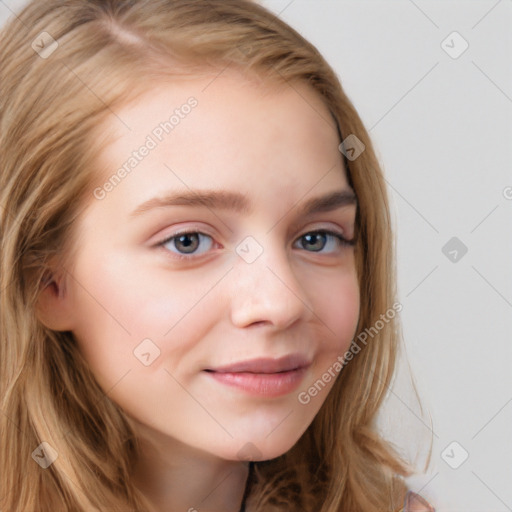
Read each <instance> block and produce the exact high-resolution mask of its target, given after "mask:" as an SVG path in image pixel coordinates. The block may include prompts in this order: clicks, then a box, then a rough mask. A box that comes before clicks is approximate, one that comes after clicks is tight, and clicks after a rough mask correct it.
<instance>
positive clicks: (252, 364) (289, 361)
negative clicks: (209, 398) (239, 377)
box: [207, 354, 311, 373]
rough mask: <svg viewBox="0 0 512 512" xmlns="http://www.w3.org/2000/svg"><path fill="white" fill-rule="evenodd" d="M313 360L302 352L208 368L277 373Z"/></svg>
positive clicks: (302, 365)
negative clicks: (277, 357)
mask: <svg viewBox="0 0 512 512" xmlns="http://www.w3.org/2000/svg"><path fill="white" fill-rule="evenodd" d="M310 364H311V361H310V360H309V359H308V358H307V357H306V356H303V355H301V354H290V355H287V356H284V357H280V358H279V359H272V358H269V357H260V358H258V359H249V360H247V361H239V362H237V363H232V364H229V365H225V366H219V367H217V368H207V370H210V371H214V372H218V373H228V372H229V373H239V372H251V373H277V372H286V371H290V370H296V369H299V368H304V367H306V366H309V365H310Z"/></svg>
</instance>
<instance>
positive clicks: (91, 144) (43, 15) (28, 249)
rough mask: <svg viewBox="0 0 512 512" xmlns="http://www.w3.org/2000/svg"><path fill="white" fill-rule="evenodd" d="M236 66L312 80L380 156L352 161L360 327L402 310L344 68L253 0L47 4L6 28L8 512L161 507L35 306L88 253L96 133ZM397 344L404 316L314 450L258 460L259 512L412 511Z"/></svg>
mask: <svg viewBox="0 0 512 512" xmlns="http://www.w3.org/2000/svg"><path fill="white" fill-rule="evenodd" d="M228 65H230V66H233V67H236V68H238V69H241V70H244V71H245V72H247V73H254V75H255V76H258V77H260V78H265V79H268V80H269V81H270V82H272V83H281V84H286V83H287V84H289V85H290V86H293V84H294V83H307V84H309V85H310V86H311V87H312V88H313V89H314V90H315V91H316V92H317V94H318V95H319V96H320V97H321V98H322V100H323V101H324V102H325V104H326V105H327V107H328V108H329V110H330V112H331V113H332V116H333V117H334V119H335V120H336V123H337V125H338V129H339V131H340V137H344V138H345V139H346V138H347V137H348V136H349V135H352V136H355V137H357V139H358V140H359V141H360V142H361V143H362V144H364V151H363V152H362V153H361V154H360V155H359V156H358V157H357V158H345V164H346V168H347V173H348V176H347V177H348V180H349V183H350V185H351V186H352V188H353V189H354V192H355V194H356V196H357V201H358V210H357V215H356V231H357V244H356V247H355V255H356V269H357V274H358V280H359V286H360V301H361V302H360V317H359V322H358V326H357V332H359V333H362V332H363V331H365V330H367V329H370V328H372V327H374V326H375V324H376V322H378V321H379V319H381V315H382V314H383V313H385V312H386V311H387V310H389V309H390V307H391V306H392V305H393V304H394V303H396V300H395V296H396V289H395V267H394V265H395V263H394V243H393V236H392V231H391V222H390V214H389V206H388V198H387V192H386V187H385V181H384V178H383V176H382V171H381V169H380V166H379V163H378V161H377V158H376V156H375V153H374V150H373V147H372V143H371V140H370V138H369V135H368V133H367V131H366V129H365V127H364V126H363V123H362V121H361V119H360V117H359V115H358V114H357V112H356V110H355V108H354V107H353V105H352V103H351V101H350V100H349V98H348V97H347V96H346V94H345V93H344V91H343V89H342V87H341V84H340V81H339V79H338V77H337V76H336V74H335V72H334V71H333V69H332V68H331V67H330V66H329V65H328V63H327V62H326V61H325V60H324V58H323V57H322V56H321V55H320V53H319V52H318V50H317V49H316V48H315V47H314V46H313V45H312V44H310V43H309V42H308V41H306V40H305V39H304V38H303V37H302V36H301V35H300V34H299V33H298V32H296V31H295V30H294V29H292V28H291V27H289V26H288V25H287V24H286V23H284V22H283V21H282V20H280V19H279V18H277V17H275V15H273V14H272V13H271V12H270V11H268V10H267V9H265V8H264V7H262V6H260V5H258V4H256V3H254V2H251V1H249V0H123V1H121V0H45V1H43V2H42V1H32V2H31V3H30V4H28V5H27V6H26V7H25V9H24V10H23V11H22V12H21V13H20V14H19V15H18V16H17V17H16V18H15V19H13V20H12V21H11V22H10V23H9V24H8V25H7V26H6V27H5V28H4V29H3V30H2V32H1V34H0V151H1V161H0V248H1V249H0V250H1V256H0V391H1V395H0V397H1V411H2V414H1V415H0V475H1V481H0V499H1V501H0V508H1V509H2V510H4V511H6V512H30V511H34V512H35V511H38V512H45V511H52V512H54V511H61V510H62V511H64V510H68V511H71V510H73V511H91V510H100V511H106V510H117V511H123V512H125V511H129V510H134V511H135V510H137V511H146V510H148V503H147V502H146V501H145V498H144V496H143V495H142V493H141V492H140V491H139V490H138V489H137V488H136V487H135V485H134V483H133V481H132V476H131V471H130V469H131V467H132V463H133V461H134V460H135V459H136V457H137V454H138V453H139V452H138V450H139V445H138V442H137V438H136V436H135V433H134V432H133V431H132V429H131V427H130V424H129V422H128V421H127V419H126V417H125V415H124V413H123V411H122V410H121V409H120V407H118V406H117V405H116V404H115V403H114V402H113V401H111V400H110V399H109V398H108V397H107V396H106V395H105V393H104V391H103V390H102V389H101V388H100V386H99V384H98V383H97V382H96V380H95V378H94V375H93V374H92V372H91V371H90V369H89V367H88V365H87V364H86V362H85V360H84V359H83V357H82V356H81V354H80V352H79V351H78V349H77V345H76V343H75V340H74V338H73V335H72V333H71V332H57V331H53V330H51V329H49V328H47V327H45V326H44V325H42V323H41V322H40V321H38V319H37V315H36V305H37V299H38V294H39V292H40V290H41V287H42V286H43V285H44V283H45V279H46V276H47V273H48V269H49V268H50V263H51V262H53V261H54V260H57V261H61V262H64V261H66V258H69V257H71V256H70V255H71V254H72V251H73V247H75V242H76V240H75V239H74V237H73V226H74V221H75V219H77V217H78V215H79V214H80V211H81V208H83V206H84V204H85V203H86V202H87V201H88V200H90V199H91V195H90V194H91V189H92V186H93V181H94V171H95V161H96V158H97V156H98V154H99V152H100V151H101V149H102V147H104V146H105V144H107V143H108V141H107V140H104V139H102V137H101V134H100V133H98V131H97V127H98V126H101V125H102V123H103V122H104V121H105V120H107V118H109V117H110V116H115V115H116V114H115V112H116V109H117V108H119V107H120V106H122V105H124V104H126V103H127V102H128V101H131V100H133V99H135V98H136V97H137V96H138V95H140V94H142V93H144V92H145V91H147V90H148V88H149V87H151V81H152V80H153V79H154V80H159V79H162V78H165V79H166V80H172V79H173V77H176V76H178V75H180V74H182V75H187V74H190V73H193V72H194V71H195V70H200V69H204V68H205V67H206V66H212V67H216V68H217V69H219V70H220V69H223V67H225V66H228ZM119 122H122V120H120V119H119ZM340 142H341V139H340ZM360 147H362V146H360ZM349 156H350V155H349ZM381 323H382V322H381ZM399 340H400V331H399V322H398V319H397V317H394V318H389V319H388V321H387V322H386V324H385V326H384V327H383V328H382V329H380V330H378V332H377V333H375V335H372V337H371V339H368V341H367V342H366V343H365V344H364V345H363V346H361V347H360V351H359V353H357V355H355V356H354V358H353V359H352V360H351V361H350V362H349V363H348V364H347V365H346V366H345V367H344V368H343V370H342V371H341V373H340V375H339V377H338V378H337V380H336V382H335V383H334V385H333V388H332V390H331V391H330V393H329V395H328V396H327V398H326V401H325V403H324V404H323V405H322V407H321V409H320V410H319V412H318V414H317V416H316V417H315V419H314V420H313V422H312V424H311V425H310V426H309V427H308V429H307V430H306V431H305V433H304V434H303V435H302V437H301V438H300V439H299V441H298V442H297V443H296V444H295V445H294V446H293V447H292V448H291V449H290V450H289V451H288V452H287V453H285V454H283V455H282V456H280V457H277V458H276V459H273V460H269V461H261V462H255V463H253V464H252V471H251V474H250V476H249V480H248V485H247V489H246V493H247V504H248V506H249V505H250V510H251V511H253V510H254V511H260V512H263V511H265V512H268V511H271V510H275V511H295V510H297V511H299V510H300V511H313V510H315V511H321V512H362V511H364V512H377V511H379V512H382V511H393V510H396V509H397V508H399V507H400V506H401V505H402V503H403V499H404V495H405V493H406V486H405V483H404V477H405V476H407V475H409V474H410V473H411V472H412V468H411V466H410V465H409V464H408V463H407V462H406V461H405V460H403V459H402V458H401V456H400V455H399V454H398V452H397V451H396V449H395V448H394V447H393V446H392V445H391V444H390V443H388V442H387V441H386V440H385V439H383V438H382V437H381V435H379V432H378V429H377V425H376V416H377V412H378V411H379V408H380V406H381V404H382V402H383V399H384V398H385V396H386V393H387V391H388V389H389V386H390V384H391V383H392V378H393V374H394V370H395V360H396V355H397V349H398V347H399ZM42 443H43V444H42ZM44 443H47V444H44ZM38 458H39V459H40V462H41V461H46V464H42V463H41V464H37V463H36V462H37V461H38ZM50 459H51V460H50ZM50 462H53V463H51V464H50ZM45 465H46V466H47V467H46V468H44V467H43V466H45Z"/></svg>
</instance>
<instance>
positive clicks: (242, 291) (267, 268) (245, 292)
mask: <svg viewBox="0 0 512 512" xmlns="http://www.w3.org/2000/svg"><path fill="white" fill-rule="evenodd" d="M267 241H268V243H265V244H260V245H261V246H262V248H263V251H262V253H261V254H259V255H257V254H258V253H257V252H256V253H255V254H253V255H251V254H250V251H256V248H255V247H250V248H249V252H246V253H245V254H244V253H243V252H242V251H240V252H239V254H240V255H241V256H240V255H239V254H236V258H235V260H234V261H235V263H234V268H233V270H232V271H231V272H230V286H231V287H230V302H231V320H232V322H233V324H234V325H235V326H237V327H247V326H249V325H252V324H270V325H272V326H273V327H274V328H275V329H280V330H282V329H285V328H287V327H289V326H290V325H292V324H293V323H295V322H296V321H297V320H299V319H300V318H302V319H307V318H308V317H309V316H310V315H312V314H313V307H312V304H311V302H310V299H309V298H308V296H307V295H306V293H305V289H304V287H303V286H301V284H300V282H299V279H298V277H299V276H298V275H297V273H296V269H294V268H293V266H292V262H291V261H290V258H289V256H288V255H287V253H286V251H285V249H284V248H282V247H281V248H280V249H278V248H277V247H278V246H279V244H278V243H277V242H276V240H274V241H272V242H271V241H270V238H268V239H267ZM281 244H282V243H281ZM246 247H247V246H246ZM259 251H261V249H259ZM248 255H249V257H247V256H248ZM254 256H257V257H256V259H255V260H254V261H252V262H251V260H252V258H254Z"/></svg>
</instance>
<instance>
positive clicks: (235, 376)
mask: <svg viewBox="0 0 512 512" xmlns="http://www.w3.org/2000/svg"><path fill="white" fill-rule="evenodd" d="M310 365H311V362H310V361H309V360H308V359H306V358H305V357H304V356H301V355H299V354H292V355H290V356H286V357H282V358H280V359H268V358H260V359H251V360H248V361H241V362H238V363H235V364H231V365H228V366H222V367H219V368H215V369H207V370H206V372H207V373H208V375H210V376H211V377H212V378H214V379H215V380H217V381H218V382H220V383H222V384H226V385H228V386H233V387H236V388H239V389H241V390H242V391H245V392H247V393H250V394H253V395H260V396H261V395H263V396H267V397H277V396H282V395H286V394H288V393H291V392H292V391H293V390H294V389H296V388H297V387H298V386H299V384H300V382H301V381H302V379H303V377H304V375H305V373H306V371H307V369H308V367H309V366H310Z"/></svg>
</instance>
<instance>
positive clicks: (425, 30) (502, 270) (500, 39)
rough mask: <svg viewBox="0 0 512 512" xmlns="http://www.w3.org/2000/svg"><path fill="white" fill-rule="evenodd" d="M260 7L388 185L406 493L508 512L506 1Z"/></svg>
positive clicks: (511, 121)
mask: <svg viewBox="0 0 512 512" xmlns="http://www.w3.org/2000/svg"><path fill="white" fill-rule="evenodd" d="M40 1H44V0H40ZM24 3H25V2H24V1H19V0H0V23H4V22H5V21H6V20H7V19H8V18H9V17H10V16H12V15H13V13H15V12H17V11H18V10H19V9H20V7H21V6H22V5H24ZM262 3H263V5H265V6H266V7H268V8H269V9H270V10H272V11H273V12H275V13H276V14H279V16H280V17H281V18H282V19H284V20H285V21H286V22H288V23H289V24H290V25H292V26H293V27H294V28H295V29H296V30H298V31H299V32H300V33H301V34H302V35H304V36H305V37H306V38H307V39H309V40H310V41H311V42H312V43H313V44H314V45H315V46H316V47H317V48H318V49H319V50H320V52H321V53H322V54H323V55H324V57H325V58H326V59H327V61H328V62H329V63H330V64H331V65H332V66H333V68H334V69H335V71H336V73H337V74H338V76H339V78H340V80H341V83H342V86H343V87H344V89H345V91H346V93H347V94H348V96H349V97H350V99H351V100H352V101H353V103H354V105H355V107H356V108H357V110H358V111H359V113H360V115H361V117H362V119H363V122H364V123H365V125H366V127H367V129H368V130H369V131H370V135H371V137H372V139H373V141H374V144H375V148H376V150H377V154H378V156H379V158H380V161H381V163H382V166H383V169H384V172H385V176H386V180H387V183H388V186H389V194H390V200H391V207H392V214H393V217H394V223H395V231H396V236H397V261H398V265H397V268H398V289H399V300H400V302H401V303H402V305H403V310H402V312H401V314H400V315H401V320H402V325H403V337H404V343H405V347H406V352H407V359H408V361H409V364H410V367H411V369H412V371H411V373H412V375H414V380H415V382H416V385H417V387H418V392H419V395H420V397H421V403H422V405H423V406H424V408H425V410H424V412H423V414H422V413H421V412H420V411H419V409H418V408H417V405H415V402H414V397H413V396H412V393H411V384H410V383H409V384H408V380H407V375H408V373H407V371H406V370H407V367H406V366H401V368H402V370H400V372H399V375H400V374H403V375H405V376H406V378H405V379H400V378H399V379H398V380H397V382H396V385H395V386H394V387H393V389H391V390H390V393H389V401H388V404H387V405H386V409H385V410H384V411H383V415H382V418H383V419H382V422H381V424H382V429H383V431H384V432H387V434H388V435H389V437H390V439H391V440H392V441H393V442H394V443H395V444H396V445H397V446H398V447H399V448H400V449H401V450H402V451H403V452H404V453H407V454H414V453H416V451H417V450H420V451H421V450H428V448H429V442H430V440H432V442H433V446H432V460H431V465H430V467H429V468H428V470H427V471H426V472H425V473H424V474H423V475H418V476H417V477H414V478H411V479H410V485H411V487H412V488H413V489H414V490H416V491H418V492H420V493H421V494H422V495H423V496H425V497H426V498H428V499H429V500H431V501H432V502H433V503H434V504H435V505H436V507H437V508H436V510H438V511H441V512H443V511H446V512H448V511H450V512H452V511H460V512H477V511H478V512H505V511H512V485H511V483H510V481H511V480H510V479H511V477H512V436H511V433H512V403H511V402H512V372H511V371H510V366H511V362H512V343H511V342H512V258H511V256H512V220H511V219H512V170H511V169H512V51H511V50H512V30H511V28H512V0H498V1H496V0H466V1H463V0H459V1H449V0H437V1H436V0H415V1H413V0H350V1H346V0H291V1H290V0H266V1H265V0H264V1H262ZM453 32H457V33H458V35H457V34H453ZM443 41H444V43H443ZM466 45H468V46H467V49H465V51H462V50H464V48H465V46H466ZM450 54H451V55H450ZM342 129H343V128H342ZM344 136H346V135H345V134H344ZM454 237H455V238H456V240H452V241H451V242H450V244H449V245H448V246H446V247H445V245H446V244H447V243H448V242H449V241H450V240H451V239H452V238H454ZM451 244H453V245H451ZM464 247H465V248H466V249H467V252H465V253H464ZM443 248H444V249H443ZM454 251H455V252H454ZM418 440H421V441H418ZM418 442H419V444H420V447H419V448H418V447H417V445H418ZM454 442H455V444H452V443H454ZM415 450H416V451H415ZM466 456H467V458H466V460H464V458H465V457H466ZM418 460H420V459H418Z"/></svg>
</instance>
